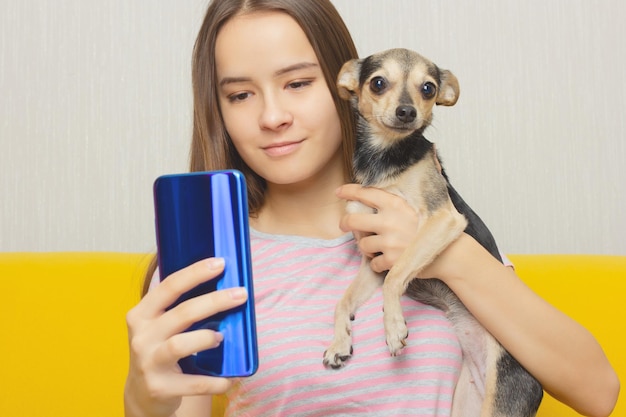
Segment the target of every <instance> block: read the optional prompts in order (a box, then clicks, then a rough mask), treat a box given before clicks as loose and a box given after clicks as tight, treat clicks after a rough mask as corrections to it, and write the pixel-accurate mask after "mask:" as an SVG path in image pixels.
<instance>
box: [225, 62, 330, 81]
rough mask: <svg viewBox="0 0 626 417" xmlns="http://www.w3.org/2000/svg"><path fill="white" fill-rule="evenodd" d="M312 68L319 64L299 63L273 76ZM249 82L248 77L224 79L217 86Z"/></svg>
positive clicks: (282, 69) (280, 70)
mask: <svg viewBox="0 0 626 417" xmlns="http://www.w3.org/2000/svg"><path fill="white" fill-rule="evenodd" d="M314 67H319V64H317V63H315V62H299V63H297V64H293V65H289V66H287V67H285V68H281V69H279V70H278V71H276V72H275V73H274V76H275V77H279V76H281V75H284V74H288V73H290V72H293V71H298V70H301V69H307V68H314ZM250 81H252V78H250V77H224V78H222V79H221V80H220V83H219V85H220V87H224V86H225V85H228V84H236V83H245V82H250Z"/></svg>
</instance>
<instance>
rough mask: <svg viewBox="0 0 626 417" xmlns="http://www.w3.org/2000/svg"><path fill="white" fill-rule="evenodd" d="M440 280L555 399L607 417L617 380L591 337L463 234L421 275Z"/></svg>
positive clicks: (614, 398)
mask: <svg viewBox="0 0 626 417" xmlns="http://www.w3.org/2000/svg"><path fill="white" fill-rule="evenodd" d="M432 276H436V277H439V278H441V279H442V280H444V281H445V282H446V284H448V286H449V287H450V288H451V289H452V290H453V291H454V292H455V293H456V294H457V295H458V296H459V298H461V300H462V301H463V303H464V304H465V305H466V307H467V308H468V309H469V310H470V311H471V312H472V314H473V315H474V316H475V317H476V318H477V319H478V321H480V323H481V324H482V325H483V326H485V328H486V329H487V330H489V332H490V333H491V334H493V336H494V337H495V338H496V339H497V340H498V341H499V342H500V343H502V345H503V346H504V347H505V348H506V349H507V350H508V351H509V352H510V353H511V354H512V355H513V356H514V357H515V358H516V359H517V360H518V361H519V362H520V363H521V364H522V365H523V366H524V367H525V368H526V369H527V370H528V371H529V372H530V373H531V374H532V375H533V376H535V378H537V379H538V380H539V382H540V383H541V384H542V386H543V387H544V389H545V390H546V391H547V392H548V393H550V395H552V396H553V397H555V398H556V399H558V400H559V401H561V402H563V403H565V404H567V405H569V406H570V407H572V408H574V409H575V410H576V411H578V412H579V413H581V414H583V415H587V416H608V415H609V414H610V413H611V411H612V410H613V408H614V407H615V403H616V401H617V396H618V393H619V387H620V383H619V380H618V378H617V374H616V373H615V371H614V370H613V368H612V367H611V365H610V363H609V361H608V359H607V358H606V356H605V354H604V352H603V350H602V348H601V347H600V345H599V344H598V342H597V341H596V340H595V338H594V337H593V336H592V335H591V333H589V332H588V331H587V330H586V329H585V328H584V327H582V326H581V325H580V324H578V323H577V322H576V321H574V320H573V319H571V318H570V317H568V316H567V315H565V314H564V313H562V312H561V311H559V310H557V309H556V308H554V307H553V306H552V305H550V304H549V303H547V302H546V301H545V300H543V299H542V298H541V297H539V296H538V295H537V294H535V293H534V292H533V291H532V290H531V289H530V288H529V287H527V286H526V285H525V284H524V283H523V282H522V281H521V280H520V279H519V278H518V276H517V275H516V274H515V272H514V270H513V269H512V268H508V267H505V266H503V265H502V264H501V263H500V262H498V261H497V260H495V259H494V258H493V257H492V256H491V255H490V254H489V253H488V252H487V251H486V250H485V249H484V248H483V247H482V246H481V245H480V244H479V243H478V242H476V241H475V240H474V239H473V238H472V237H470V236H469V235H467V234H463V235H462V236H461V237H460V238H459V239H458V240H457V241H455V242H454V243H452V244H451V245H450V246H449V247H448V248H447V249H446V250H445V251H444V252H443V253H442V254H441V255H440V256H439V257H438V258H437V259H436V260H435V262H433V264H432V265H431V266H430V267H428V268H427V270H425V271H424V273H423V277H432Z"/></svg>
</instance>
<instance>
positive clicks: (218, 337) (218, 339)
mask: <svg viewBox="0 0 626 417" xmlns="http://www.w3.org/2000/svg"><path fill="white" fill-rule="evenodd" d="M223 341H224V335H223V334H221V333H220V332H215V344H216V345H218V346H219V345H220V343H222V342H223Z"/></svg>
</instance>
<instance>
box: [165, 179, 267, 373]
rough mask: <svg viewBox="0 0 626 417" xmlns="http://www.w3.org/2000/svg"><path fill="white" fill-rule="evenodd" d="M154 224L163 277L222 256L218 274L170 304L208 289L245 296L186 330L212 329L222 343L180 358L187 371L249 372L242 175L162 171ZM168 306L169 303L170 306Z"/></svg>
mask: <svg viewBox="0 0 626 417" xmlns="http://www.w3.org/2000/svg"><path fill="white" fill-rule="evenodd" d="M154 205H155V225H156V235H157V247H158V255H157V256H158V264H159V273H160V277H161V280H164V279H167V277H168V276H170V275H171V274H172V273H174V272H176V271H178V270H180V269H182V268H185V267H186V266H188V265H191V264H192V263H195V262H197V261H199V260H202V259H205V258H209V257H222V258H224V260H225V268H224V272H223V273H222V275H221V276H219V277H217V278H215V279H213V280H210V281H208V282H206V283H204V284H202V285H200V286H198V287H196V288H194V289H193V290H191V291H189V292H187V293H185V294H183V295H182V296H181V297H180V298H179V299H178V300H177V301H176V302H175V303H174V304H173V305H172V306H171V307H174V306H176V305H178V304H180V303H182V302H184V301H185V300H187V299H189V298H192V297H196V296H198V295H201V294H206V293H208V292H211V291H215V290H220V289H225V288H231V287H245V288H247V290H248V294H249V296H248V301H247V302H246V303H245V304H243V305H241V306H239V307H237V308H235V309H232V310H229V311H226V312H223V313H220V314H217V315H215V316H212V317H207V318H206V319H204V320H201V321H199V322H197V323H195V324H194V325H192V326H191V327H190V328H189V329H187V331H193V330H198V329H211V330H215V331H219V332H221V333H222V334H223V335H224V341H223V342H222V344H221V345H220V346H219V347H217V348H214V349H209V350H205V351H202V352H198V353H196V354H194V355H191V356H189V357H187V358H183V359H181V360H180V361H179V364H180V366H181V368H182V370H183V372H185V373H192V374H204V375H211V376H225V377H241V376H249V375H252V374H253V373H254V372H256V370H257V368H258V349H257V337H256V321H255V315H254V291H253V285H252V265H251V256H250V238H249V228H248V202H247V191H246V183H245V179H244V176H243V174H242V173H241V172H239V171H236V170H226V171H211V172H194V173H188V174H174V175H165V176H161V177H159V178H157V180H156V181H155V183H154ZM171 307H170V308H171Z"/></svg>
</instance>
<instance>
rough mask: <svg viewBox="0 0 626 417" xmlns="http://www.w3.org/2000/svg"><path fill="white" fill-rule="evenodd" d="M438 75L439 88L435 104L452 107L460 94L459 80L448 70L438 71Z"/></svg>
mask: <svg viewBox="0 0 626 417" xmlns="http://www.w3.org/2000/svg"><path fill="white" fill-rule="evenodd" d="M439 75H440V77H441V85H440V86H439V94H437V104H438V105H442V106H454V104H455V103H456V101H457V100H458V99H459V94H460V93H461V90H460V88H459V80H457V79H456V76H455V75H454V74H452V73H451V72H450V71H448V70H444V69H440V70H439Z"/></svg>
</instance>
